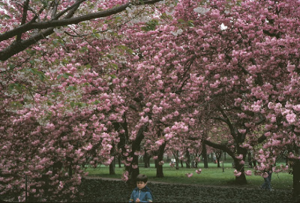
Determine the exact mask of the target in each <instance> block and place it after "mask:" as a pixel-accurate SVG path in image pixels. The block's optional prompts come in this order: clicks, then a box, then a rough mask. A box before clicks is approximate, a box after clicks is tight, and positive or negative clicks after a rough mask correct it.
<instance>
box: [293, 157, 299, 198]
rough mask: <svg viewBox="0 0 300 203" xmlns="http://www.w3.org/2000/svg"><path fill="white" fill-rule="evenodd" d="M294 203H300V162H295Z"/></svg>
mask: <svg viewBox="0 0 300 203" xmlns="http://www.w3.org/2000/svg"><path fill="white" fill-rule="evenodd" d="M293 201H294V202H300V160H296V159H295V160H293Z"/></svg>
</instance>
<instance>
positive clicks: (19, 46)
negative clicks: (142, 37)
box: [0, 0, 161, 61]
mask: <svg viewBox="0 0 300 203" xmlns="http://www.w3.org/2000/svg"><path fill="white" fill-rule="evenodd" d="M84 1H85V0H81V1H78V2H76V3H74V5H72V6H70V7H69V8H67V9H65V10H64V11H62V12H61V13H59V14H57V15H56V16H55V18H54V19H51V20H49V21H46V22H35V20H31V21H29V22H28V23H24V24H21V25H20V26H18V27H16V28H14V29H12V30H10V31H7V32H5V33H4V34H1V35H0V41H4V40H7V39H10V38H12V37H15V36H20V35H21V34H23V33H25V32H28V31H31V30H35V29H39V30H43V29H46V30H47V31H44V32H41V31H40V32H39V33H38V34H34V35H33V36H30V37H29V38H27V39H24V40H20V38H19V37H18V41H13V42H12V43H11V44H10V46H8V47H6V48H5V49H3V50H1V51H0V61H6V60H7V59H9V58H10V57H12V56H13V55H15V54H17V53H19V52H21V51H23V50H25V49H26V48H28V47H29V46H31V45H33V44H35V43H36V42H37V41H39V40H41V39H45V38H46V37H47V36H49V35H51V34H52V33H53V32H54V31H53V29H54V28H56V27H61V26H67V25H72V24H78V23H80V22H83V21H88V20H93V19H97V18H103V17H108V16H111V15H114V14H117V13H120V12H122V11H124V10H126V8H127V7H130V6H131V5H132V3H126V4H123V5H120V6H116V7H114V8H111V9H107V10H104V11H99V12H95V13H89V14H86V15H82V16H78V17H72V16H73V15H74V14H75V11H76V10H77V9H78V7H79V6H80V4H81V3H82V2H84ZM159 1H161V0H149V1H146V0H145V1H142V3H139V4H138V5H146V4H148V5H149V4H155V3H157V2H159ZM70 8H71V9H70ZM66 12H68V14H67V16H66V17H65V18H63V19H58V18H59V17H61V16H62V15H63V14H64V13H66ZM34 19H36V17H34ZM50 30H51V31H50Z"/></svg>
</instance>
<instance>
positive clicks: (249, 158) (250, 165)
mask: <svg viewBox="0 0 300 203" xmlns="http://www.w3.org/2000/svg"><path fill="white" fill-rule="evenodd" d="M248 164H249V167H250V168H252V156H251V152H248Z"/></svg>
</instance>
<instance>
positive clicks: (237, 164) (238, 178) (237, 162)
mask: <svg viewBox="0 0 300 203" xmlns="http://www.w3.org/2000/svg"><path fill="white" fill-rule="evenodd" d="M237 154H242V155H243V160H244V161H245V158H246V154H247V150H246V149H244V148H240V147H238V148H237ZM232 158H233V160H234V166H235V169H236V170H237V171H239V172H242V174H241V175H240V176H236V178H235V180H236V183H237V184H247V180H246V175H245V173H244V171H245V170H244V169H245V164H240V161H241V160H240V159H236V158H235V157H232Z"/></svg>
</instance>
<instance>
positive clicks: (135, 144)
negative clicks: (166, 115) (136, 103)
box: [126, 126, 146, 188]
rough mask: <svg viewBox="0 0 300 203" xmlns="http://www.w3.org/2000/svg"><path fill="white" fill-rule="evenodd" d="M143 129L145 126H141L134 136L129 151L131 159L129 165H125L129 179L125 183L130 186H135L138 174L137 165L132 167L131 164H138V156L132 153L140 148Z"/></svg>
mask: <svg viewBox="0 0 300 203" xmlns="http://www.w3.org/2000/svg"><path fill="white" fill-rule="evenodd" d="M145 130H146V126H143V127H141V128H140V129H139V132H138V134H137V136H136V139H135V140H134V141H133V142H132V151H131V152H130V157H132V158H133V160H132V162H131V164H130V166H126V171H128V173H129V179H128V181H127V184H128V186H129V187H131V188H134V187H136V177H137V175H139V174H140V169H139V167H137V168H133V167H132V165H138V164H139V156H138V155H135V154H134V153H135V152H136V151H140V149H141V142H142V140H143V139H144V132H145Z"/></svg>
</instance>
